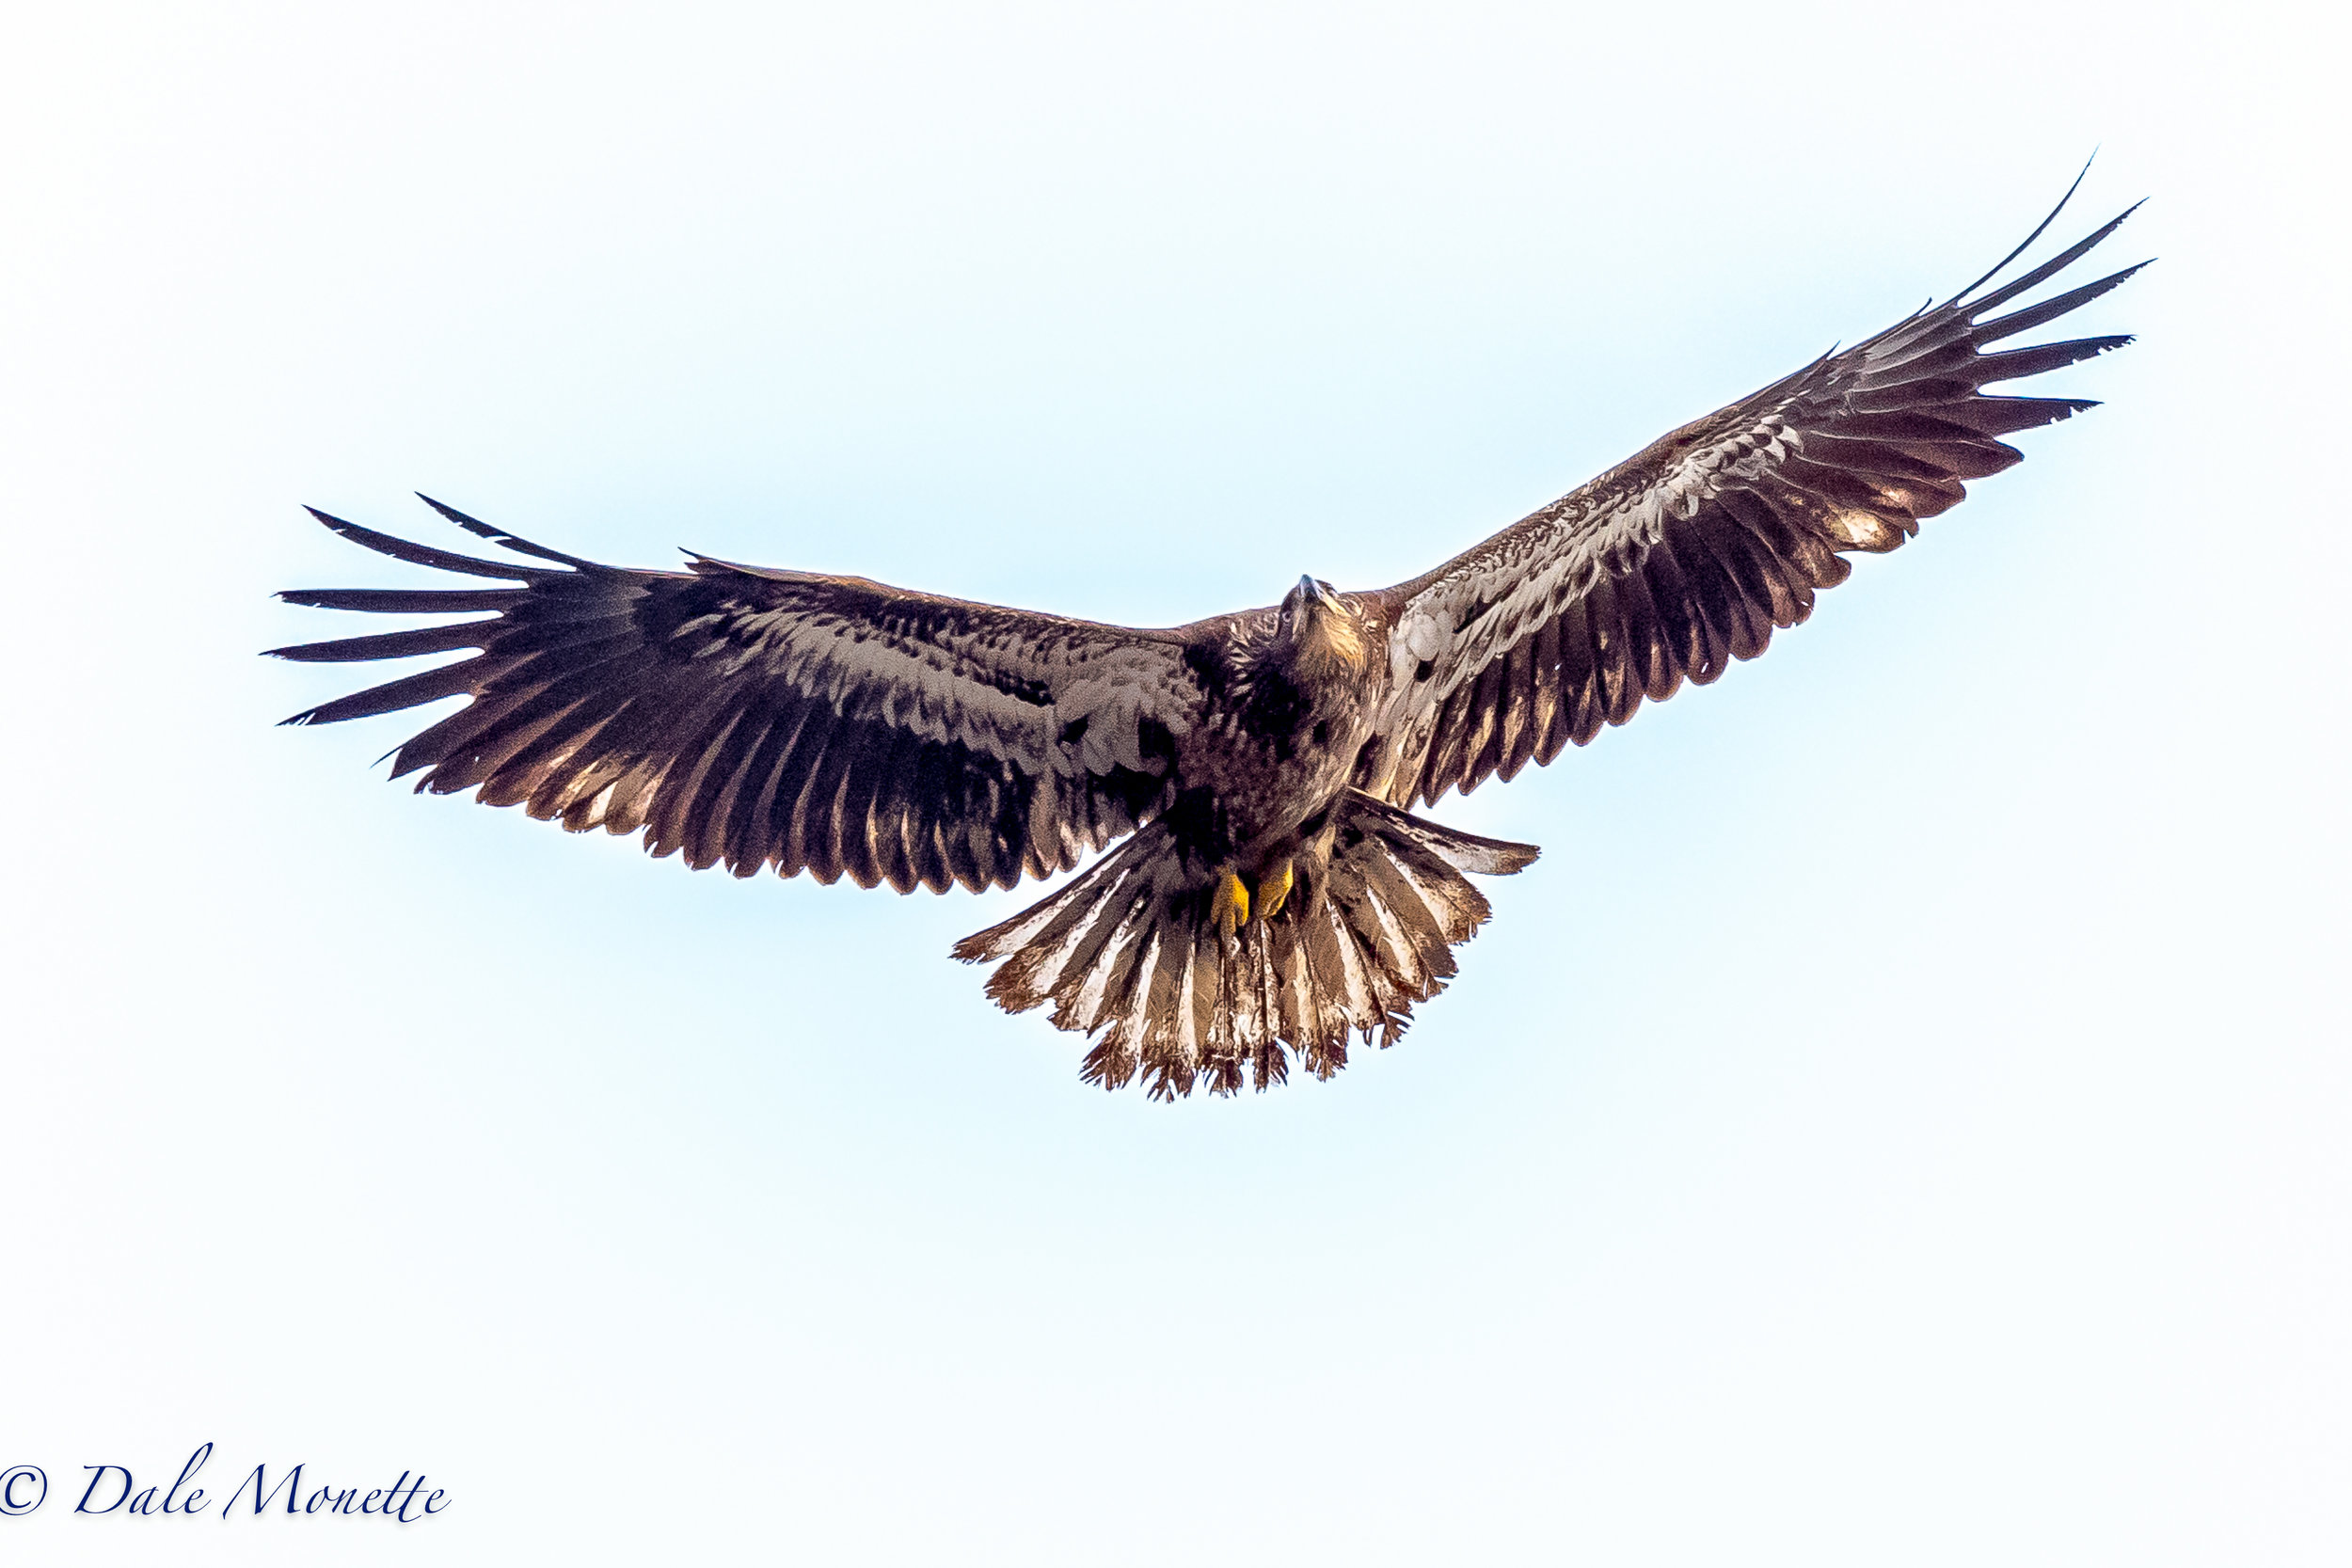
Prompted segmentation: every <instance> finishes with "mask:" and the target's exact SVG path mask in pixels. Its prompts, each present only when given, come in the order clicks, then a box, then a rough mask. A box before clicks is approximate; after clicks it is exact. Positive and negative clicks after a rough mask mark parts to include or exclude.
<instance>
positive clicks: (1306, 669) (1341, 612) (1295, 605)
mask: <svg viewBox="0 0 2352 1568" xmlns="http://www.w3.org/2000/svg"><path fill="white" fill-rule="evenodd" d="M1276 641H1277V644H1278V646H1279V647H1280V649H1281V650H1282V652H1283V653H1285V654H1286V655H1287V656H1288V661H1289V663H1290V665H1291V667H1292V669H1293V670H1295V672H1296V673H1298V674H1300V675H1302V676H1304V677H1306V678H1307V679H1309V680H1323V679H1329V678H1331V677H1333V676H1342V675H1344V676H1355V675H1360V674H1362V673H1364V670H1365V668H1366V666H1367V665H1368V664H1369V663H1370V661H1371V653H1372V636H1371V633H1370V632H1369V631H1368V630H1367V628H1366V627H1365V626H1364V618H1363V617H1362V616H1361V615H1359V614H1358V613H1357V612H1356V610H1355V607H1354V606H1352V605H1350V604H1349V603H1348V602H1347V601H1346V600H1345V599H1343V598H1342V597H1340V595H1339V594H1338V593H1337V592H1335V591H1334V590H1333V589H1332V587H1331V585H1330V584H1329V583H1327V582H1324V581H1322V580H1320V579H1319V578H1311V577H1304V578H1299V579H1298V586H1297V587H1295V588H1294V589H1292V590H1291V591H1290V592H1289V593H1288V594H1284V595H1283V598H1282V614H1281V621H1280V624H1279V627H1278V628H1277V632H1276Z"/></svg>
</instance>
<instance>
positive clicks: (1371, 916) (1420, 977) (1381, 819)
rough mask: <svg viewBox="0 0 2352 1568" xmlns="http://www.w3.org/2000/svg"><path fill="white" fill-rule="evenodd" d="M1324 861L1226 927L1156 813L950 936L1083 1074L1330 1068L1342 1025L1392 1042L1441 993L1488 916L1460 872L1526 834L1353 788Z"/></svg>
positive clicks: (1238, 1073) (1508, 862)
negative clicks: (1502, 836)
mask: <svg viewBox="0 0 2352 1568" xmlns="http://www.w3.org/2000/svg"><path fill="white" fill-rule="evenodd" d="M1338 815H1339V821H1338V834H1337V838H1336V841H1335V843H1334V845H1333V848H1332V852H1331V862H1330V865H1329V868H1328V870H1327V872H1326V873H1325V875H1324V876H1323V877H1322V878H1321V879H1320V880H1319V881H1318V880H1314V879H1311V880H1310V881H1309V882H1308V883H1307V885H1306V886H1305V888H1304V889H1303V890H1302V892H1301V894H1300V895H1294V897H1293V898H1292V900H1291V901H1290V903H1289V904H1288V905H1286V906H1285V907H1284V909H1283V911H1282V912H1281V913H1280V914H1279V915H1278V916H1277V917H1276V918H1275V919H1273V920H1271V921H1266V920H1253V921H1251V922H1250V923H1249V924H1248V925H1247V926H1245V927H1242V928H1241V931H1240V932H1239V933H1238V934H1237V935H1235V936H1232V937H1227V936H1224V935H1221V934H1220V933H1219V932H1218V931H1217V929H1216V926H1215V925H1214V924H1213V923H1212V922H1211V919H1210V915H1209V889H1207V888H1205V887H1194V886H1192V885H1191V884H1192V883H1193V882H1195V881H1197V880H1198V879H1199V874H1198V871H1197V868H1195V869H1188V868H1187V867H1186V865H1185V863H1184V860H1183V857H1182V856H1181V855H1180V854H1179V852H1178V849H1177V846H1176V840H1175V835H1174V833H1173V832H1170V831H1169V829H1168V826H1167V825H1166V824H1165V823H1159V822H1155V823H1152V825H1151V826H1149V827H1147V828H1145V829H1144V830H1143V831H1142V832H1139V833H1137V834H1136V836H1135V837H1134V838H1132V839H1130V840H1128V841H1127V843H1125V844H1124V845H1122V846H1120V847H1119V848H1118V849H1116V850H1114V851H1113V852H1112V853H1110V854H1109V855H1106V856H1104V858H1103V860H1102V861H1100V862H1099V863H1096V864H1095V865H1094V866H1093V867H1092V868H1091V869H1090V870H1089V871H1088V872H1087V873H1086V874H1085V875H1084V876H1082V877H1080V878H1078V879H1076V880H1075V881H1073V882H1072V883H1071V884H1070V885H1069V886H1068V887H1065V888H1063V889H1062V890H1061V891H1060V892H1059V893H1057V894H1055V895H1053V896H1052V897H1050V898H1047V899H1044V900H1042V901H1041V902H1040V903H1038V904H1035V905H1033V906H1031V907H1030V908H1029V909H1026V910H1025V911H1022V912H1021V913H1019V914H1017V915H1015V916H1013V918H1012V919H1010V920H1008V921H1006V922H1005V923H1004V924H1003V925H1001V926H993V927H990V928H989V929H987V930H985V931H980V932H977V933H976V934H975V935H972V936H969V937H966V938H964V940H963V941H962V942H959V943H957V944H956V949H955V956H956V957H957V958H961V959H963V960H964V961H966V962H967V963H980V962H986V961H991V960H994V959H1003V960H1004V964H1003V967H1002V968H1000V969H998V970H997V971H996V973H995V974H993V975H992V976H990V978H989V982H988V994H989V995H990V996H991V997H992V998H993V999H994V1001H995V1002H996V1004H997V1005H998V1006H1001V1007H1003V1008H1004V1009H1005V1010H1006V1011H1007V1012H1012V1013H1018V1012H1026V1011H1027V1010H1028V1009H1030V1008H1032V1007H1038V1006H1044V1005H1045V1004H1046V1003H1047V1002H1051V1003H1053V1004H1054V1013H1053V1021H1054V1025H1055V1027H1057V1028H1060V1029H1069V1030H1072V1031H1074V1032H1076V1033H1079V1034H1084V1035H1090V1036H1091V1035H1097V1034H1099V1036H1100V1038H1098V1039H1097V1040H1096V1041H1095V1044H1094V1048H1093V1049H1092V1050H1091V1051H1089V1053H1087V1058H1086V1064H1085V1067H1084V1069H1083V1073H1084V1076H1085V1078H1086V1079H1087V1081H1088V1082H1089V1083H1098V1084H1101V1085H1103V1086H1104V1088H1113V1089H1115V1088H1119V1087H1120V1086H1121V1085H1125V1084H1127V1083H1129V1082H1131V1081H1132V1080H1133V1079H1134V1078H1135V1076H1136V1073H1137V1072H1138V1071H1140V1072H1141V1073H1142V1074H1143V1075H1144V1078H1145V1080H1146V1084H1147V1087H1148V1089H1149V1092H1150V1093H1151V1095H1152V1098H1153V1099H1155V1100H1168V1099H1173V1098H1174V1097H1176V1096H1178V1095H1188V1094H1190V1093H1191V1092H1192V1090H1193V1087H1194V1085H1196V1084H1198V1083H1199V1082H1200V1080H1201V1079H1203V1078H1205V1079H1206V1080H1207V1082H1208V1086H1209V1088H1210V1090H1211V1091H1212V1092H1214V1093H1216V1094H1232V1093H1234V1092H1235V1091H1236V1090H1238V1089H1239V1088H1240V1087H1241V1085H1242V1080H1243V1077H1244V1075H1245V1069H1247V1072H1248V1076H1249V1077H1250V1078H1251V1079H1252V1080H1253V1081H1254V1082H1255V1084H1256V1085H1257V1087H1258V1088H1260V1089H1262V1090H1263V1089H1264V1088H1266V1087H1268V1086H1270V1085H1275V1084H1279V1083H1282V1082H1284V1081H1285V1080H1286V1079H1288V1077H1289V1076H1290V1053H1292V1052H1296V1053H1298V1054H1299V1055H1300V1056H1301V1057H1302V1058H1303V1060H1304V1062H1305V1064H1306V1067H1307V1070H1309V1071H1310V1072H1312V1073H1313V1074H1314V1075H1315V1076H1316V1077H1318V1078H1328V1077H1330V1076H1331V1075H1332V1074H1333V1073H1335V1072H1337V1071H1338V1070H1339V1069H1342V1068H1343V1067H1345V1066H1346V1065H1347V1037H1348V1036H1349V1035H1350V1034H1351V1033H1354V1034H1358V1035H1360V1036H1361V1037H1362V1038H1363V1040H1364V1041H1365V1043H1367V1044H1370V1043H1372V1042H1373V1039H1374V1036H1375V1033H1376V1034H1377V1035H1378V1043H1379V1045H1380V1046H1381V1047H1382V1049H1384V1050H1385V1049H1386V1048H1387V1047H1389V1046H1391V1045H1392V1044H1394V1043H1395V1042H1396V1040H1397V1038H1398V1037H1400V1036H1402V1035H1403V1034H1404V1033H1405V1029H1406V1024H1407V1023H1408V1022H1410V1021H1411V1019H1412V1013H1413V1004H1414V1003H1416V1002H1426V1001H1427V1000H1429V999H1430V998H1431V997H1433V996H1435V995H1437V994H1438V992H1439V991H1440V990H1444V989H1445V983H1446V981H1447V980H1448V979H1450V978H1451V977H1452V976H1453V975H1454V955H1453V953H1452V951H1451V949H1452V948H1454V947H1456V946H1459V945H1460V944H1461V943H1463V942H1468V941H1469V940H1470V937H1471V936H1472V935H1473V934H1474V933H1476V931H1477V929H1478V927H1481V926H1483V925H1485V924H1486V918H1487V916H1488V915H1489V914H1490V913H1491V912H1492V911H1491V908H1490V906H1489V905H1488V904H1487V902H1486V896H1485V895H1483V894H1481V893H1480V892H1479V891H1478V890H1477V889H1476V888H1474V887H1472V886H1471V885H1470V881H1469V880H1468V879H1467V878H1466V877H1465V876H1464V875H1463V874H1464V873H1465V872H1470V873H1475V874H1477V875H1480V876H1488V877H1492V876H1502V875H1505V874H1507V873H1510V872H1514V871H1517V870H1518V869H1519V868H1521V867H1522V866H1524V865H1526V864H1528V863H1530V862H1531V861H1533V860H1534V858H1535V856H1536V853H1537V851H1536V849H1535V847H1534V846H1533V845H1527V844H1507V843H1503V842H1502V841H1501V840H1498V839H1491V838H1480V837H1478V836H1476V835H1475V834H1471V833H1464V832H1455V831H1454V830H1453V829H1450V828H1441V827H1439V826H1438V824H1436V823H1434V822H1430V821H1426V820H1424V819H1422V818H1421V817H1417V816H1411V815H1410V814H1408V813H1406V812H1404V811H1400V810H1398V809H1397V808H1396V807H1394V806H1391V805H1389V804H1387V803H1386V802H1384V801H1381V800H1375V799H1373V798H1372V797H1371V796H1369V795H1365V794H1362V793H1360V792H1358V791H1354V790H1351V791H1349V792H1348V794H1347V796H1346V797H1345V798H1344V799H1343V800H1342V801H1341V803H1340V806H1339V813H1338Z"/></svg>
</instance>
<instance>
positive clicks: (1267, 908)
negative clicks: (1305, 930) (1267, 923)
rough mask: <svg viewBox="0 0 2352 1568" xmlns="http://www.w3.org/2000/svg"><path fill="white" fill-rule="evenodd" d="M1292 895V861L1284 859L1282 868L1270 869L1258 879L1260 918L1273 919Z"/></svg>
mask: <svg viewBox="0 0 2352 1568" xmlns="http://www.w3.org/2000/svg"><path fill="white" fill-rule="evenodd" d="M1290 895H1291V863H1290V862H1288V861H1284V862H1283V863H1282V866H1281V869H1280V870H1279V871H1269V872H1268V873H1266V874H1265V875H1264V876H1263V877H1261V878H1259V879H1258V918H1259V919H1260V920H1272V919H1273V918H1274V917H1275V916H1276V915H1278V914H1280V913H1281V912H1282V905H1283V904H1284V903H1285V902H1286V901H1287V900H1288V899H1289V897H1290Z"/></svg>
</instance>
